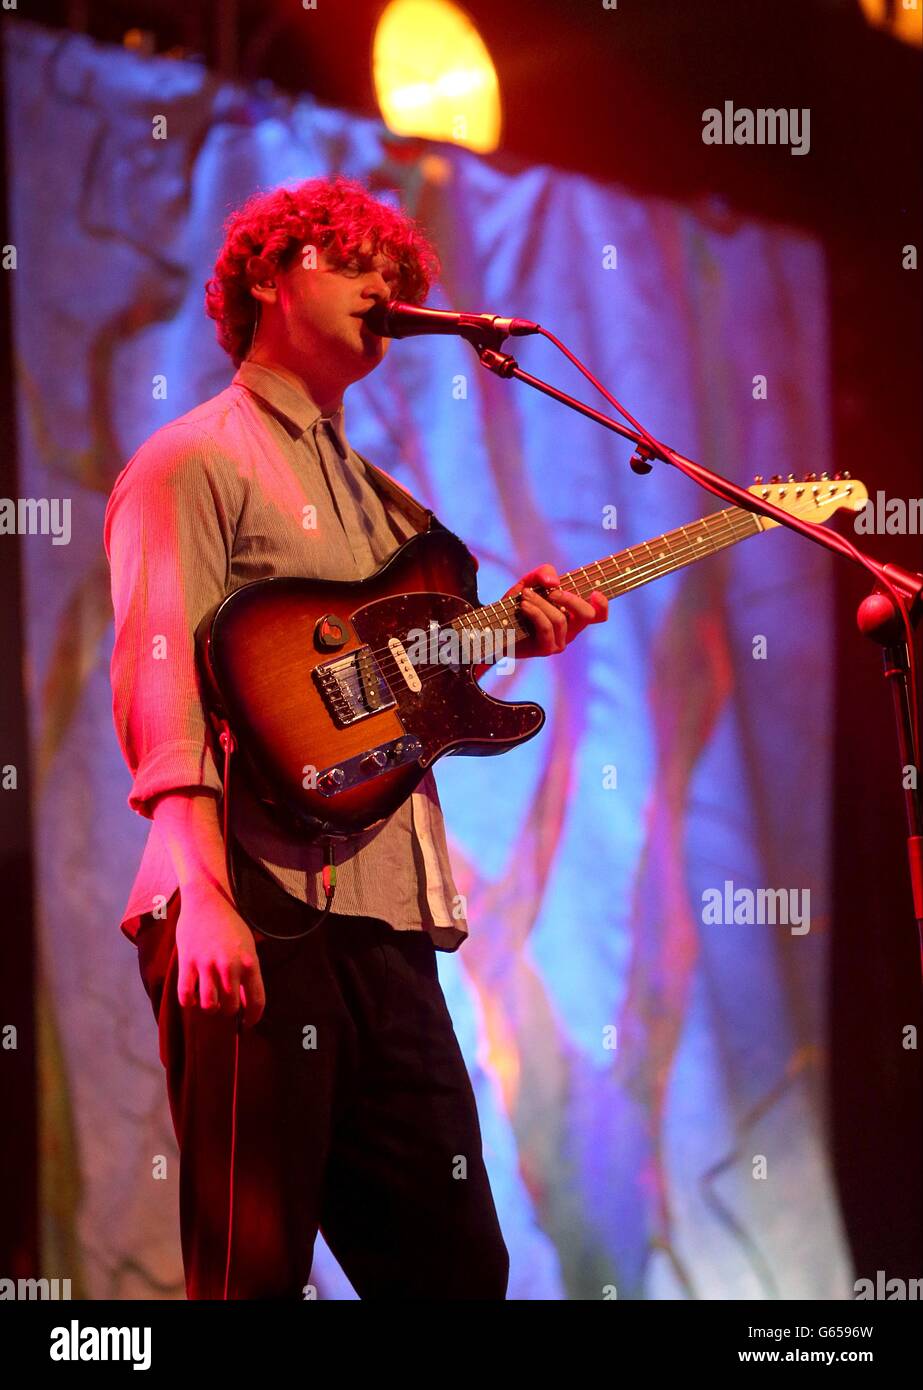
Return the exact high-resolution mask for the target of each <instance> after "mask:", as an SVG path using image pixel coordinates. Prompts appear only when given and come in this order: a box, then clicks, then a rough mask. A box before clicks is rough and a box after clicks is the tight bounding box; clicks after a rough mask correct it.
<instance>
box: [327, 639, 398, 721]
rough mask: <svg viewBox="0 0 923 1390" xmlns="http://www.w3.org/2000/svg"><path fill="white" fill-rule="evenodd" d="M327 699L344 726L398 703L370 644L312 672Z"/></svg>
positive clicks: (333, 712)
mask: <svg viewBox="0 0 923 1390" xmlns="http://www.w3.org/2000/svg"><path fill="white" fill-rule="evenodd" d="M312 674H313V676H314V680H315V681H316V683H317V686H318V688H319V689H320V693H321V695H322V696H323V699H324V703H325V704H326V706H327V709H328V710H329V711H330V714H331V715H332V716H333V718H334V720H335V721H336V723H337V724H339V725H340V726H341V727H345V726H346V725H347V724H355V723H356V722H357V721H358V720H360V719H367V718H368V717H369V716H370V715H372V714H379V713H380V712H381V711H382V710H384V709H390V708H392V706H393V705H394V704H395V703H396V701H395V699H394V696H393V695H392V693H391V688H390V686H389V685H388V682H387V681H386V680H385V678H384V676H383V675H382V672H381V668H380V666H379V665H378V662H377V661H376V659H375V657H374V656H373V655H372V652H371V650H370V649H369V648H368V647H360V648H359V650H358V651H354V652H349V653H348V654H347V655H346V656H337V657H334V658H333V659H332V660H331V661H324V662H322V663H321V664H320V665H318V666H315V668H314V671H313V672H312Z"/></svg>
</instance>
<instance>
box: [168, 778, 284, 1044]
mask: <svg viewBox="0 0 923 1390" xmlns="http://www.w3.org/2000/svg"><path fill="white" fill-rule="evenodd" d="M152 815H153V819H154V821H155V822H156V824H157V827H158V829H159V830H160V831H161V833H162V834H163V836H164V839H165V840H166V842H167V848H168V849H169V851H170V857H171V859H172V860H173V866H174V868H175V869H176V876H177V878H178V879H179V919H178V921H177V924H176V946H177V951H178V953H179V980H178V981H177V987H176V992H177V995H178V997H179V1002H180V1003H181V1004H182V1006H183V1008H184V1009H188V1008H195V1007H200V1008H202V1009H204V1010H206V1011H207V1012H208V1013H213V1012H217V1011H218V1010H219V1009H220V1010H221V1012H222V1013H226V1014H236V1013H237V1012H238V1010H239V1009H240V1007H241V996H243V1001H242V1002H243V1006H244V1017H243V1021H244V1025H245V1026H246V1027H247V1028H250V1027H252V1026H253V1024H255V1023H259V1021H260V1018H261V1017H262V1014H263V1010H264V1008H265V1007H266V993H265V991H264V989H263V977H262V975H261V973H260V962H259V957H258V956H257V951H256V944H255V942H254V938H253V932H252V931H251V930H250V928H249V927H248V926H247V924H246V922H245V921H244V919H243V918H242V917H241V916H240V914H239V913H238V911H237V909H236V908H235V906H234V898H233V895H232V893H231V889H230V886H229V884H228V877H227V872H226V870H225V864H224V841H223V840H222V838H221V827H220V824H219V818H218V817H219V813H218V802H217V799H216V797H215V795H214V794H213V793H212V792H211V791H208V790H206V789H204V788H199V789H192V788H190V789H188V790H186V791H176V792H169V793H166V794H164V795H162V796H159V797H157V798H156V800H155V802H154V803H153V806H152Z"/></svg>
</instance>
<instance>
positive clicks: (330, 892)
mask: <svg viewBox="0 0 923 1390" xmlns="http://www.w3.org/2000/svg"><path fill="white" fill-rule="evenodd" d="M219 729H220V732H219V738H218V741H219V743H220V744H221V747H222V749H223V750H224V779H223V780H224V795H223V800H222V833H223V836H224V865H225V872H226V874H227V879H228V886H229V887H230V890H231V897H232V899H233V903H234V908H235V911H236V912H237V913H238V915H239V916H240V917H242V918H243V920H244V921H245V922H246V923H247V926H248V927H249V928H250V930H251V931H254V932H258V933H259V934H260V935H261V936H268V937H270V938H271V939H272V940H273V941H300V940H301V939H302V937H305V936H310V934H311V932H313V931H316V930H317V928H318V927H320V926H322V925H323V924H324V922H326V920H327V918H328V917H329V915H330V909H331V907H332V906H333V898H334V894H335V893H336V883H337V871H336V862H335V859H334V853H333V841H332V840H331V839H328V840H327V842H326V850H327V863H326V864H325V865H324V869H323V884H324V896H325V898H326V902H325V904H324V907H323V909H322V910H321V911H320V912H317V909H316V908H313V907H311V905H310V904H308V903H306V904H305V907H306V908H308V909H309V911H311V912H317V920H316V921H314V922H312V924H311V926H310V927H307V928H306V929H305V930H304V931H302V932H294V933H292V934H290V935H280V934H279V933H278V932H269V931H267V930H266V928H265V927H263V926H257V925H256V923H255V922H254V921H253V920H252V918H251V917H250V916H249V915H248V913H247V910H246V908H245V907H244V906H243V903H242V901H241V897H240V890H239V888H238V886H237V876H236V874H235V872H234V856H233V854H232V852H231V758H232V755H233V754H234V752H235V751H236V749H237V740H236V739H235V737H234V735H233V733H232V732H231V726H230V725H229V724H228V722H227V720H222V721H221V723H220V725H219ZM243 1018H244V1016H243V1011H242V1009H241V1008H240V1004H239V1001H238V1009H237V1028H236V1031H235V1034H234V1080H233V1083H232V1088H231V1142H230V1155H229V1163H228V1242H227V1255H226V1258H225V1265H224V1292H223V1294H222V1298H223V1300H224V1301H227V1300H228V1290H229V1287H230V1281H231V1251H232V1248H233V1240H234V1178H235V1172H234V1170H235V1165H236V1160H237V1085H238V1078H239V1075H240V1039H241V1035H242V1033H243Z"/></svg>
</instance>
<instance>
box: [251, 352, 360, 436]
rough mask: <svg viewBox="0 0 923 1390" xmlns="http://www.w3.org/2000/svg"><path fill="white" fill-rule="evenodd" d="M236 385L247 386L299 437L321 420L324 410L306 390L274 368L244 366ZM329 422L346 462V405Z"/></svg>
mask: <svg viewBox="0 0 923 1390" xmlns="http://www.w3.org/2000/svg"><path fill="white" fill-rule="evenodd" d="M233 385H235V386H243V387H245V388H246V390H248V391H250V392H251V393H252V394H253V395H254V396H257V397H259V399H260V400H261V401H263V402H265V404H266V405H268V406H269V408H270V410H272V411H273V412H274V413H275V414H276V415H278V416H280V417H281V418H282V420H283V421H284V422H285V423H286V424H288V425H289V426H290V427H291V428H292V431H293V433H294V434H295V435H296V436H300V435H302V434H304V433H305V431H306V430H309V429H311V428H312V427H313V426H314V425H315V424H316V423H317V421H318V420H319V419H320V418H321V412H320V406H318V405H317V403H316V402H315V401H314V399H313V397H312V396H311V394H310V392H309V391H308V388H307V387H306V386H304V385H301V384H299V386H296V385H295V384H294V382H293V381H291V380H290V378H289V377H287V376H280V374H279V373H278V372H276V371H273V369H272V367H266V366H263V364H262V363H259V362H241V364H240V366H239V367H238V368H237V371H236V373H235V375H234V381H233ZM325 418H326V419H328V420H329V421H330V424H331V426H332V427H333V432H334V434H335V436H336V440H337V443H338V444H339V446H340V452H341V453H342V455H343V457H344V458H345V457H346V455H347V454H348V453H349V441H348V439H347V438H346V430H345V427H344V423H343V406H342V404H340V406H339V408H338V409H337V410H335V411H334V412H333V413H332V414H331V415H328V416H326V417H325Z"/></svg>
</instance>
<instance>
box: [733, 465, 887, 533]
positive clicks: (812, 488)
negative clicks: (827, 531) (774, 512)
mask: <svg viewBox="0 0 923 1390" xmlns="http://www.w3.org/2000/svg"><path fill="white" fill-rule="evenodd" d="M747 491H748V492H752V493H753V495H754V497H761V498H762V499H763V500H764V501H765V502H771V503H772V504H773V506H774V507H779V508H781V510H782V511H784V512H789V513H791V515H792V516H800V517H802V518H803V519H804V520H805V521H826V520H827V518H828V517H829V516H832V515H833V513H834V512H838V511H839V510H840V508H841V507H845V508H846V509H847V510H848V511H851V512H858V511H861V510H862V508H863V507H864V506H865V504H866V502H867V501H868V496H869V495H868V489H867V488H866V486H865V484H864V483H860V482H859V479H858V478H851V477H850V476H849V474H848V473H834V475H833V477H832V478H831V477H830V476H829V475H828V474H827V473H821V474H820V476H819V477H818V475H817V474H816V473H805V474H804V476H803V477H801V478H796V477H795V475H794V473H789V475H788V477H787V478H783V477H781V476H780V475H779V474H778V473H776V474H775V476H774V477H772V478H770V479H769V480H768V481H767V482H764V481H763V479H762V478H761V477H760V476H759V474H757V476H756V478H755V479H754V480H753V485H752V486H751V487H748V488H747ZM760 525H761V526H762V527H763V528H764V529H768V528H769V527H770V526H778V525H780V523H779V522H778V521H773V520H772V518H771V517H768V516H761V517H760Z"/></svg>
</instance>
